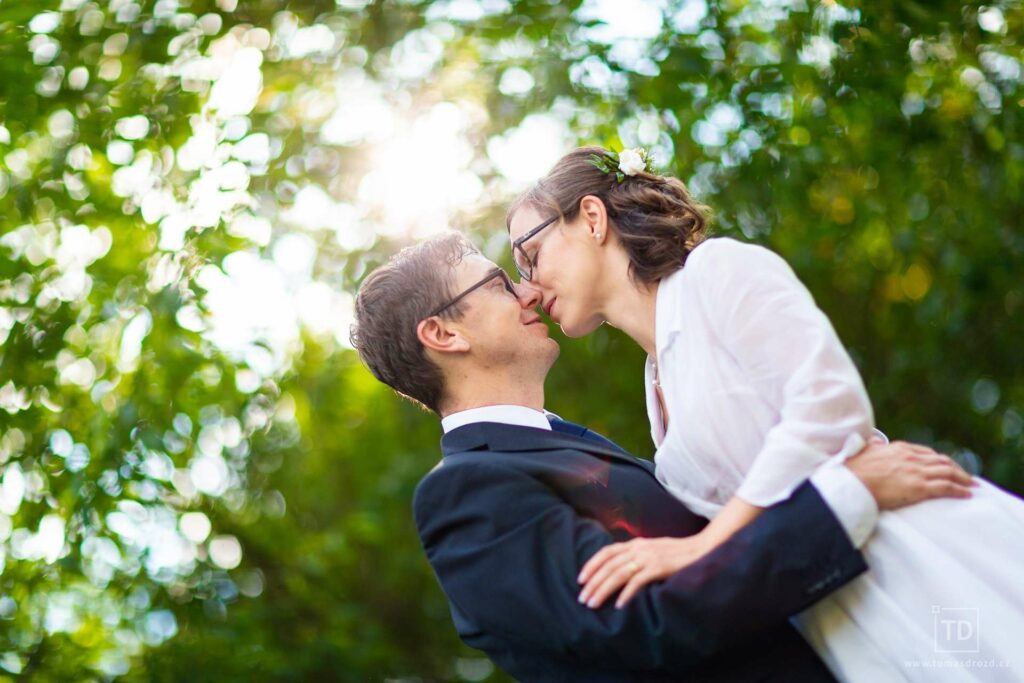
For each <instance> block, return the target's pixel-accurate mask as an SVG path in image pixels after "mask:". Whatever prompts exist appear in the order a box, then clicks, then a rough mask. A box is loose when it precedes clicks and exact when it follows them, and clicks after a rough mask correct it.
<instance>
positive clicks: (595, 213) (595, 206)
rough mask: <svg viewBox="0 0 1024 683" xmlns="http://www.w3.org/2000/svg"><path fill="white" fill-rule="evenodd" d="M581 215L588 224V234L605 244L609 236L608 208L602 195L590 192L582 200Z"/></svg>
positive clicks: (599, 242)
mask: <svg viewBox="0 0 1024 683" xmlns="http://www.w3.org/2000/svg"><path fill="white" fill-rule="evenodd" d="M580 216H582V217H583V222H584V224H585V225H586V228H587V232H588V235H589V236H590V237H591V238H593V239H595V240H597V243H598V244H603V243H604V241H605V240H606V239H607V238H608V209H607V207H605V205H604V202H603V201H601V198H600V197H595V196H594V195H592V194H588V195H587V196H585V197H584V198H583V199H581V200H580Z"/></svg>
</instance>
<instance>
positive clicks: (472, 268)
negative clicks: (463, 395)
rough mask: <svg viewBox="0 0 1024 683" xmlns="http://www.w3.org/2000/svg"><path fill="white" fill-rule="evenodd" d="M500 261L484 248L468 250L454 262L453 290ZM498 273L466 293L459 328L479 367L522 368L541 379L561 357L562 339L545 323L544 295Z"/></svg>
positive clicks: (478, 277) (463, 287)
mask: <svg viewBox="0 0 1024 683" xmlns="http://www.w3.org/2000/svg"><path fill="white" fill-rule="evenodd" d="M495 268H497V266H496V265H495V264H494V263H493V262H491V261H489V260H488V259H486V258H484V257H483V256H482V255H480V254H470V255H468V256H466V257H465V258H463V259H462V262H461V263H459V264H458V265H457V266H456V267H455V283H456V284H455V288H454V293H455V294H456V295H457V294H460V293H461V292H463V291H465V290H466V289H468V288H470V287H472V286H473V285H475V284H476V283H478V282H479V281H480V280H481V279H482V278H484V277H486V276H487V274H488V273H489V272H491V271H493V270H494V269H495ZM513 288H514V290H515V293H514V294H513V293H511V292H509V291H508V289H507V287H506V285H505V281H504V280H503V279H502V278H501V277H495V278H493V279H492V280H491V281H489V282H487V283H486V284H485V285H483V286H482V287H480V288H478V289H477V290H475V291H473V292H472V293H471V294H469V295H468V296H466V297H465V298H464V299H463V300H462V301H461V302H460V306H461V307H462V310H463V315H462V317H461V318H460V319H459V320H458V321H457V322H455V323H452V326H453V327H457V328H459V330H460V331H461V333H462V334H463V335H464V336H465V337H466V339H467V340H468V341H469V343H470V349H471V353H472V354H473V358H474V360H475V362H477V363H479V364H480V367H481V368H484V369H489V370H494V371H508V370H513V371H515V370H521V371H522V372H523V374H524V376H528V377H534V376H537V375H539V377H540V379H541V380H543V378H544V376H546V375H547V371H548V369H549V368H550V367H551V365H552V364H553V363H554V362H555V359H556V358H557V357H558V350H559V349H558V343H557V342H556V341H555V340H553V339H551V338H550V337H549V336H548V328H547V325H545V324H544V322H543V321H542V320H541V317H540V315H539V314H538V313H537V312H536V311H535V310H534V309H535V308H536V306H537V305H538V304H539V303H540V296H539V295H538V293H537V291H536V290H535V289H533V288H528V287H519V286H514V287H513Z"/></svg>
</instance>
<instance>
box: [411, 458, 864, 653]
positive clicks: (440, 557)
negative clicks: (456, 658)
mask: <svg viewBox="0 0 1024 683" xmlns="http://www.w3.org/2000/svg"><path fill="white" fill-rule="evenodd" d="M415 512H416V521H417V526H418V528H419V532H420V537H421V539H422V541H423V545H424V548H425V549H426V552H427V556H428V558H429V559H430V562H431V564H432V566H433V567H434V570H435V572H436V573H437V576H438V578H439V580H440V582H441V585H442V587H443V588H444V591H445V593H446V595H447V596H448V598H449V600H451V601H452V602H453V604H454V605H455V606H456V607H457V608H458V609H459V611H461V612H462V613H464V614H466V615H469V616H470V617H471V618H472V620H473V621H474V622H475V623H476V624H477V625H478V626H479V627H480V628H481V629H483V630H485V631H487V632H489V633H491V634H493V635H494V636H497V637H500V638H503V639H506V640H509V641H511V642H516V643H519V644H521V645H522V646H524V647H528V648H530V649H533V650H536V651H538V652H544V651H552V652H557V653H559V654H561V655H564V654H566V653H571V654H573V655H575V656H577V657H580V658H581V659H585V660H587V661H589V662H593V663H600V662H602V661H607V662H608V663H609V664H614V665H617V666H623V665H625V666H627V667H629V668H634V669H637V670H643V669H648V668H664V669H667V670H670V671H680V672H682V671H684V670H686V669H688V668H689V667H692V666H693V665H695V664H697V663H699V662H700V660H701V659H703V658H705V657H707V656H709V655H711V654H714V653H717V652H720V651H721V650H722V649H723V648H725V647H727V646H729V645H731V644H733V643H737V642H740V641H742V640H743V639H745V638H747V637H749V636H750V635H751V634H753V633H755V632H757V631H759V630H761V629H764V628H766V627H770V626H775V625H778V624H779V623H781V622H783V621H785V619H786V618H787V617H789V616H791V615H793V614H795V613H797V612H799V611H801V610H803V609H804V608H806V607H807V606H809V605H810V604H812V603H813V602H815V601H816V600H818V599H820V598H821V597H822V596H823V595H825V594H827V593H828V592H831V591H832V590H835V589H836V588H837V587H839V586H841V585H842V584H844V583H846V582H847V581H849V580H850V579H852V578H854V577H855V576H857V575H858V574H859V573H861V572H863V571H864V570H865V569H866V565H865V564H864V561H863V559H862V558H861V556H860V555H859V553H857V551H856V550H855V549H854V547H853V546H852V544H851V543H850V540H849V538H848V537H847V534H846V532H845V531H844V530H843V527H842V526H841V525H840V524H839V522H838V521H837V519H836V517H835V515H834V514H833V513H832V512H831V511H830V509H829V508H828V506H827V505H826V504H825V503H824V502H823V501H822V499H821V496H820V495H819V494H818V492H817V491H816V490H815V488H814V487H813V486H810V485H804V486H802V487H801V488H800V489H798V490H797V492H796V493H795V494H794V495H793V497H792V498H790V499H789V500H788V501H786V502H784V503H781V504H779V505H777V506H775V507H773V508H770V509H769V510H767V511H766V512H765V513H764V514H763V515H762V516H761V517H760V518H759V519H758V520H756V521H755V522H754V523H753V524H751V525H750V526H748V527H747V528H745V529H742V530H741V531H740V532H739V533H737V534H736V535H735V536H734V537H733V538H732V539H730V540H729V541H728V542H727V543H726V544H724V545H723V546H721V547H720V548H719V549H718V550H716V551H715V552H713V553H711V554H710V555H708V556H707V557H705V558H703V559H702V560H700V561H699V562H697V563H695V564H693V565H691V566H689V567H687V568H686V569H683V570H682V571H680V572H677V573H676V574H674V575H673V576H671V577H670V578H668V579H667V580H666V581H664V582H663V583H659V584H656V585H652V586H650V587H648V588H646V589H645V590H644V591H642V592H641V593H640V594H639V595H637V597H636V598H635V599H634V600H632V601H631V602H630V603H629V604H627V605H626V606H625V607H624V608H622V609H621V610H620V609H615V608H614V607H611V606H605V607H604V608H602V609H598V610H591V609H589V608H587V607H586V606H585V605H581V604H579V602H577V594H578V592H579V584H578V583H577V581H576V577H577V575H578V573H579V571H580V568H581V567H582V566H583V564H584V563H585V562H586V560H587V559H589V558H590V557H591V556H592V555H593V554H594V553H595V552H597V551H598V550H599V549H600V548H601V547H603V546H605V545H607V544H609V543H611V542H612V537H611V535H610V534H609V533H608V532H607V531H606V530H605V529H604V528H603V527H602V526H601V525H600V524H598V523H597V522H595V521H593V520H590V519H586V518H582V517H580V516H578V515H577V513H576V511H575V510H574V509H573V508H572V507H571V506H569V505H568V504H566V503H565V502H564V501H563V500H562V499H561V498H560V497H558V496H557V495H556V494H555V493H554V492H553V491H552V490H551V489H549V488H548V487H547V486H545V485H544V484H543V483H541V482H539V481H537V480H536V479H534V478H532V477H530V476H528V475H527V474H525V473H523V472H521V471H518V470H515V469H512V468H507V467H501V466H500V465H495V464H491V463H480V462H462V463H446V464H445V465H444V466H442V467H441V468H439V469H438V470H436V471H435V472H433V473H432V474H431V475H430V476H428V477H427V478H426V479H425V480H424V481H423V482H422V483H421V485H420V487H419V488H418V489H417V493H416V500H415ZM766 596H767V598H768V599H766Z"/></svg>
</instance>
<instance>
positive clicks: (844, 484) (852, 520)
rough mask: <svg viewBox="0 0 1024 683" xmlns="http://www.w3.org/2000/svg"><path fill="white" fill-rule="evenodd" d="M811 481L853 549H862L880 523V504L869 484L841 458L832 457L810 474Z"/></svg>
mask: <svg viewBox="0 0 1024 683" xmlns="http://www.w3.org/2000/svg"><path fill="white" fill-rule="evenodd" d="M811 483H812V484H813V485H814V488H816V489H818V493H820V494H821V497H822V498H823V499H824V500H825V503H826V504H827V505H828V506H829V508H831V510H832V512H833V513H834V514H835V516H836V517H837V518H838V519H839V523H840V524H841V525H842V526H843V529H844V530H846V535H847V536H849V537H850V541H851V542H852V543H853V547H854V548H860V547H861V546H863V545H864V543H865V542H866V541H867V540H868V538H869V537H870V536H871V533H872V532H873V531H874V530H875V525H876V524H878V503H876V502H875V497H874V496H872V495H871V492H870V491H868V487H866V486H864V483H863V482H862V481H861V480H860V479H858V478H857V475H856V474H854V473H853V472H851V471H850V470H849V469H848V468H847V467H846V466H845V465H843V463H842V461H841V460H831V461H829V462H828V463H826V464H824V465H822V466H821V467H819V468H818V470H817V471H816V472H815V473H814V474H812V475H811Z"/></svg>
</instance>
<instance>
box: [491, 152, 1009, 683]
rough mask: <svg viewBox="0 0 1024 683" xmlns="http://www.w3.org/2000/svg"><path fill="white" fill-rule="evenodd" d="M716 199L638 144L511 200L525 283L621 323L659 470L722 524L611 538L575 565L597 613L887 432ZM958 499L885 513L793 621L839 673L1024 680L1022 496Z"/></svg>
mask: <svg viewBox="0 0 1024 683" xmlns="http://www.w3.org/2000/svg"><path fill="white" fill-rule="evenodd" d="M704 211H705V209H704V207H702V206H701V205H700V204H698V203H696V202H695V201H694V200H693V199H692V198H691V197H690V196H689V194H688V193H687V191H686V189H685V187H684V186H683V184H682V183H681V182H680V181H679V180H678V179H676V178H671V177H664V176H659V175H656V174H654V173H652V172H651V171H650V169H649V164H648V162H647V158H646V155H645V154H644V153H643V151H642V150H626V151H624V152H622V153H621V154H614V153H611V152H609V151H607V150H605V149H602V148H599V147H584V148H580V149H577V150H575V151H573V152H571V153H569V154H568V155H566V156H565V157H563V158H562V159H561V160H560V161H559V162H558V163H557V164H556V165H555V166H554V168H553V169H552V170H551V171H550V172H549V174H548V175H547V176H546V177H545V178H543V179H542V180H541V181H539V182H538V183H537V184H536V185H535V186H534V187H533V188H532V189H531V190H529V191H528V192H526V193H525V194H524V195H523V196H522V197H520V198H519V199H518V200H517V201H516V202H515V203H514V204H513V205H512V207H511V208H510V209H509V212H508V218H507V227H508V230H509V237H510V239H511V242H512V251H513V255H514V259H515V263H516V266H517V268H518V270H519V273H520V276H521V278H522V280H523V283H524V286H532V287H534V288H536V289H537V290H538V291H539V292H540V294H541V296H542V298H543V299H542V306H543V308H544V310H545V312H546V313H547V314H548V315H549V316H550V317H551V319H552V320H554V321H555V322H557V323H558V324H559V325H560V326H561V328H562V330H563V331H564V332H565V334H567V335H568V336H572V337H579V336H583V335H586V334H589V333H590V332H592V331H594V330H595V329H596V328H597V327H598V326H599V325H601V324H602V323H605V322H607V323H608V324H610V325H612V326H614V327H617V328H619V329H621V330H623V331H624V332H625V333H626V334H628V335H629V336H630V337H632V338H633V339H634V340H635V341H636V342H637V343H638V344H640V345H641V346H642V347H643V348H644V349H645V350H646V351H647V353H648V359H647V367H646V371H645V383H646V388H647V409H648V415H649V417H650V422H651V435H652V437H653V439H654V443H655V444H656V446H657V452H656V455H655V462H656V464H657V472H658V477H659V479H660V480H661V481H662V483H663V484H664V485H665V486H666V487H667V488H668V489H669V490H670V491H671V492H672V493H673V494H674V495H675V496H676V497H678V498H679V499H680V500H681V501H682V502H684V503H685V504H686V505H687V506H689V507H690V508H692V509H694V510H695V511H698V512H701V513H702V514H704V515H706V516H707V517H709V518H711V520H712V521H711V523H710V524H709V525H708V526H707V527H706V528H705V530H704V531H702V532H701V533H700V534H698V535H697V536H695V537H691V538H685V539H678V538H664V539H634V540H632V541H629V542H626V543H620V544H616V545H613V546H609V547H608V548H605V549H603V550H602V551H600V552H599V553H598V554H597V555H595V556H594V557H593V558H592V559H591V560H590V561H589V562H588V563H587V565H586V566H585V567H584V569H583V571H582V573H581V575H580V583H581V584H583V589H582V592H581V594H580V600H581V602H586V603H587V604H588V605H590V606H591V607H597V606H599V605H600V604H602V603H603V602H604V601H605V600H606V599H607V598H608V597H610V596H611V595H612V594H613V593H615V592H617V591H618V592H619V597H618V602H617V604H619V605H621V604H623V603H625V602H626V601H627V600H629V599H630V598H631V597H632V596H633V594H634V593H635V592H636V591H637V589H639V588H640V587H641V586H643V585H644V584H647V583H650V582H652V581H658V580H661V579H663V578H665V577H667V576H669V575H670V574H672V573H673V572H675V571H676V570H678V569H679V568H680V567H682V566H685V565H687V564H689V563H691V562H693V561H694V560H696V559H697V558H699V557H701V556H702V555H704V554H705V553H707V552H709V551H710V550H711V549H713V548H714V547H716V546H717V545H719V544H720V543H722V542H723V541H724V540H725V539H727V538H728V537H729V536H731V535H732V534H733V533H735V531H736V530H737V529H739V528H741V527H743V526H744V525H746V524H748V523H749V522H750V521H751V520H753V519H754V518H755V517H756V516H757V515H758V514H760V512H761V511H762V510H764V508H766V507H768V506H770V505H772V504H774V503H777V502H779V501H781V500H783V499H785V498H786V497H788V496H789V495H790V494H791V493H792V492H793V490H794V489H795V488H796V487H797V486H798V485H799V484H800V483H801V482H802V481H803V480H805V479H806V478H807V477H808V476H809V475H810V474H811V472H813V471H814V469H815V468H817V467H818V466H819V465H821V464H823V463H826V462H828V461H831V464H834V465H836V466H838V464H839V463H841V461H842V460H843V459H844V458H846V457H848V456H850V455H853V454H855V453H856V452H857V451H859V450H860V449H861V447H862V446H863V445H864V444H865V442H866V441H867V440H869V439H871V438H875V437H873V436H872V432H873V428H874V418H873V414H872V409H871V404H870V401H869V399H868V396H867V393H866V391H865V389H864V385H863V383H862V381H861V378H860V376H859V374H858V372H857V370H856V368H855V367H854V364H853V362H852V361H851V360H850V358H849V356H848V355H847V353H846V350H845V349H844V347H843V345H842V344H841V343H840V341H839V339H838V337H837V336H836V334H835V331H834V330H833V328H832V326H831V324H830V323H829V321H828V319H827V318H826V317H825V315H824V314H823V313H822V312H821V311H820V310H819V309H818V308H817V307H816V306H815V304H814V301H813V299H812V298H811V295H810V293H809V292H808V291H807V289H806V288H805V287H804V286H803V285H802V284H801V283H800V282H799V280H798V279H797V278H796V276H795V275H794V273H793V271H792V270H791V269H790V268H789V266H788V265H787V264H786V263H785V262H784V261H783V260H782V259H781V258H779V257H778V256H777V255H776V254H774V253H773V252H771V251H769V250H767V249H764V248H762V247H758V246H754V245H750V244H744V243H741V242H738V241H735V240H732V239H727V238H715V239H709V238H706V235H705V233H706V228H705V218H704ZM922 457H924V456H922ZM935 467H936V472H935V474H936V476H938V475H939V474H940V471H941V469H940V468H941V467H942V466H940V465H936V466H935ZM938 485H939V484H938V483H936V486H938ZM960 497H962V498H965V500H950V499H938V500H932V501H929V502H926V503H923V504H921V505H916V506H912V507H909V508H905V509H902V510H898V511H893V512H883V513H882V514H881V515H880V518H879V523H878V526H877V531H876V532H875V534H874V535H873V536H872V537H871V538H870V539H868V538H864V537H862V538H860V539H854V540H855V542H857V543H858V544H859V543H864V546H863V552H864V555H865V558H866V560H867V562H868V565H869V567H870V568H871V570H870V571H869V572H868V573H867V574H865V575H862V576H861V577H860V578H858V579H856V580H855V581H853V582H851V584H849V585H848V586H846V587H844V588H842V589H840V590H839V591H837V592H836V593H835V594H834V595H833V596H831V597H830V598H828V599H826V600H824V601H822V602H821V603H819V604H818V605H816V606H815V607H813V608H811V609H810V610H808V611H807V612H805V613H803V614H801V615H800V616H799V617H798V618H797V626H798V627H799V628H800V630H801V632H802V633H803V635H804V637H805V638H807V640H808V641H809V642H810V644H811V645H812V646H813V647H814V648H815V649H816V650H817V652H818V654H819V655H820V656H821V657H822V659H823V660H824V661H825V662H826V664H828V666H829V667H830V669H831V670H832V672H833V673H834V674H835V675H836V677H837V678H839V679H840V680H842V681H853V682H860V681H866V682H869V683H874V682H875V681H922V682H924V681H936V680H942V681H963V682H974V681H1019V680H1024V652H1021V651H1020V650H1021V647H1020V644H1021V637H1022V636H1021V634H1024V501H1021V500H1020V499H1018V498H1016V497H1014V496H1012V495H1010V494H1008V493H1007V492H1005V491H1003V490H1001V489H999V488H997V487H996V486H994V485H992V484H991V483H989V482H987V481H985V480H982V479H976V481H975V486H974V487H972V488H970V489H968V488H964V489H963V490H962V491H961V492H960ZM863 536H867V532H865V533H864V534H863Z"/></svg>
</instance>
